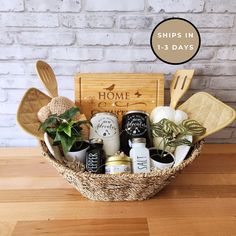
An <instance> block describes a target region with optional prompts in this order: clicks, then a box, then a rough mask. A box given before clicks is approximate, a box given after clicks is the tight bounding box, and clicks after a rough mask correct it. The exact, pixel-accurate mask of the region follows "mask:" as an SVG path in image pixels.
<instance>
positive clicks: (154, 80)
mask: <svg viewBox="0 0 236 236" xmlns="http://www.w3.org/2000/svg"><path fill="white" fill-rule="evenodd" d="M75 101H76V104H77V105H78V106H79V107H80V108H81V109H82V112H83V113H84V114H85V116H86V117H87V118H91V116H92V115H93V114H95V113H97V112H112V113H115V114H116V115H117V116H118V120H119V121H121V119H122V114H124V113H125V112H127V111H130V110H143V111H146V112H148V113H150V112H151V111H152V110H153V108H154V107H156V106H162V105H163V103H164V75H163V74H126V73H115V74H114V73H111V74H109V73H105V74H104V73H87V74H77V75H76V77H75Z"/></svg>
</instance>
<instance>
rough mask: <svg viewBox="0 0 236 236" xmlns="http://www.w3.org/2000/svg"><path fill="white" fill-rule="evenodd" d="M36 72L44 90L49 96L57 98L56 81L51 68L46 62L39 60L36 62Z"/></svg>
mask: <svg viewBox="0 0 236 236" xmlns="http://www.w3.org/2000/svg"><path fill="white" fill-rule="evenodd" d="M36 72H37V75H38V77H39V78H40V80H41V81H42V82H43V84H44V86H45V88H46V89H47V91H48V93H49V95H50V96H51V97H57V96H58V87H57V80H56V76H55V74H54V72H53V69H52V68H51V66H50V65H49V64H47V63H46V62H44V61H40V60H39V61H37V62H36Z"/></svg>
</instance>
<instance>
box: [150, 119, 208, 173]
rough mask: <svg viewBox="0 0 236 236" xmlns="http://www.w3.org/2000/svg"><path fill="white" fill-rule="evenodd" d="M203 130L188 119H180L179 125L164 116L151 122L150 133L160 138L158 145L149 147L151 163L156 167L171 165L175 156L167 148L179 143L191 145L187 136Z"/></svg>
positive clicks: (198, 133)
mask: <svg viewBox="0 0 236 236" xmlns="http://www.w3.org/2000/svg"><path fill="white" fill-rule="evenodd" d="M205 132H206V128H204V127H203V126H202V125H200V124H199V123H198V122H197V121H195V120H190V119H187V120H184V121H182V122H181V123H180V124H179V125H177V124H175V123H174V122H172V121H170V120H168V119H165V118H164V119H162V120H161V121H159V122H158V123H153V124H152V134H153V136H154V137H159V138H161V142H160V144H159V147H157V148H151V149H150V157H151V165H152V166H153V167H156V168H158V169H164V168H167V167H172V166H173V164H174V161H175V157H174V155H173V154H172V153H170V152H168V151H167V150H169V149H170V148H174V149H175V148H176V147H178V146H181V145H187V146H191V145H192V142H191V141H192V139H191V138H189V137H192V136H200V135H202V134H204V133H205ZM160 147H161V148H160Z"/></svg>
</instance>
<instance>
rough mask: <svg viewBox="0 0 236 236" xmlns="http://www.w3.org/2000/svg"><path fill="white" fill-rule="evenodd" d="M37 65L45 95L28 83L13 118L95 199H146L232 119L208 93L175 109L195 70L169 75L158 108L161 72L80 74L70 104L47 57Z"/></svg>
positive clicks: (46, 155) (72, 181)
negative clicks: (168, 98) (166, 99)
mask: <svg viewBox="0 0 236 236" xmlns="http://www.w3.org/2000/svg"><path fill="white" fill-rule="evenodd" d="M36 71H37V74H38V77H39V78H40V80H41V81H42V82H43V84H44V86H45V87H46V90H47V91H48V94H49V96H48V95H46V94H44V93H43V92H41V91H40V90H38V89H36V88H30V89H29V90H28V91H27V92H26V93H25V95H24V97H23V98H22V101H21V103H20V105H19V108H18V111H17V121H18V124H19V125H20V126H21V127H22V128H23V129H24V130H25V131H26V132H28V133H29V134H31V135H33V136H35V137H36V138H37V139H38V140H39V143H40V145H41V147H42V153H43V156H44V158H46V159H47V160H48V161H49V162H50V163H51V164H52V165H53V166H54V167H55V168H56V169H57V171H58V172H59V173H60V174H61V175H62V176H63V177H64V178H65V179H66V180H67V181H68V182H69V183H70V184H72V185H73V186H74V187H75V188H76V189H77V190H78V191H79V192H80V193H81V194H82V195H83V196H85V197H87V198H89V199H92V200H98V201H133V200H145V199H148V198H151V197H152V196H154V195H156V194H157V193H158V192H159V191H160V190H161V189H163V188H164V187H165V186H166V185H167V184H168V183H169V182H170V181H171V180H172V179H173V178H175V176H176V175H177V174H178V173H179V172H180V171H181V170H183V169H184V168H185V167H186V166H187V165H188V164H190V163H191V162H193V160H194V159H195V158H196V157H197V156H198V155H199V154H200V152H201V148H202V145H203V139H204V138H205V137H207V136H209V135H211V134H213V133H215V132H217V131H219V130H220V129H223V128H224V127H226V126H227V125H229V124H230V123H231V122H233V121H234V120H235V117H236V114H235V111H234V109H232V108H231V107H229V106H227V105H225V104H224V103H222V102H221V101H219V100H217V99H216V98H214V97H213V96H211V95H210V94H208V93H205V92H199V93H196V94H194V95H192V96H191V97H190V98H189V99H188V100H187V101H186V102H184V103H183V104H182V105H181V106H179V107H178V109H176V107H177V104H178V101H179V100H180V98H181V97H182V96H183V95H184V94H185V92H186V91H187V89H188V88H189V86H190V83H191V80H192V77H193V73H194V71H193V70H178V71H177V72H176V73H175V75H174V76H173V79H172V82H171V87H170V94H171V103H170V106H163V93H164V86H163V82H164V81H163V76H162V75H160V74H151V75H147V74H113V75H112V74H79V75H77V77H76V79H75V91H76V102H73V101H71V100H70V99H68V98H66V97H62V96H59V95H58V87H57V80H56V77H55V74H54V72H53V70H52V68H51V67H50V66H49V65H48V64H47V63H46V62H43V61H38V62H37V63H36ZM145 77H147V78H145Z"/></svg>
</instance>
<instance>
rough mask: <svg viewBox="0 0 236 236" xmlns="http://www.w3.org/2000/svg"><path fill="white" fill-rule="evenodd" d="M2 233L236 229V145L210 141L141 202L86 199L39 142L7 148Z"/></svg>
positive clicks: (0, 180) (2, 169)
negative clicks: (33, 145) (166, 183)
mask: <svg viewBox="0 0 236 236" xmlns="http://www.w3.org/2000/svg"><path fill="white" fill-rule="evenodd" d="M0 235H1V236H8V235H17V236H18V235H19V236H25V235H26V236H28V235H29V236H32V235H33V236H34V235H59V236H60V235H69V236H70V235H92V236H93V235H95V236H96V235H101V236H102V235H105V236H106V235H125V236H126V235H141V236H145V235H151V236H155V235H161V236H162V235H174V236H175V235H177V236H178V235H214V236H215V235H219V236H221V235H223V236H224V235H236V145H231V144H224V145H223V144H222V145H219V144H217V145H215V144H212V145H210V144H208V145H205V147H204V150H203V153H202V155H201V156H200V157H199V158H198V159H197V160H195V161H194V163H193V164H192V165H191V166H189V167H187V168H186V169H185V170H184V171H183V172H182V173H181V174H180V175H179V176H178V177H177V178H176V179H175V180H174V181H173V182H172V183H171V184H170V185H169V186H167V187H166V188H165V189H164V190H163V191H161V192H160V193H159V194H158V195H157V196H155V197H154V198H153V199H150V200H147V201H141V202H94V201H91V200H87V199H85V198H84V197H82V196H81V195H80V194H79V192H77V191H76V190H75V189H73V188H72V187H71V186H70V185H69V184H68V183H67V182H66V181H65V180H64V179H63V178H61V177H60V176H59V174H58V173H57V172H56V170H55V169H54V168H53V167H52V166H50V164H49V163H47V162H46V161H45V160H44V159H43V157H41V155H40V150H39V148H9V149H8V148H2V149H0Z"/></svg>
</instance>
